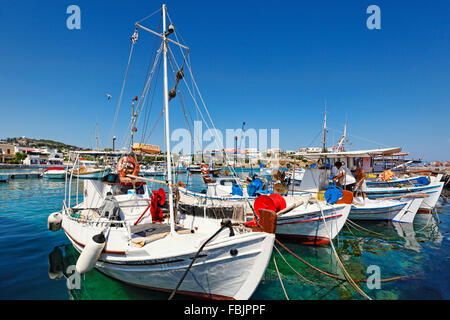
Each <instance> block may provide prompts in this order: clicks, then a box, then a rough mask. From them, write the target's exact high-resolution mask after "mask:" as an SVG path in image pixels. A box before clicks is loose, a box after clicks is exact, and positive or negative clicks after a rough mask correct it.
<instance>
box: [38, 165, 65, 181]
mask: <svg viewBox="0 0 450 320" xmlns="http://www.w3.org/2000/svg"><path fill="white" fill-rule="evenodd" d="M66 171H67V169H66V168H64V167H50V168H47V169H45V170H44V171H43V172H42V174H41V176H42V177H43V178H46V179H65V178H66Z"/></svg>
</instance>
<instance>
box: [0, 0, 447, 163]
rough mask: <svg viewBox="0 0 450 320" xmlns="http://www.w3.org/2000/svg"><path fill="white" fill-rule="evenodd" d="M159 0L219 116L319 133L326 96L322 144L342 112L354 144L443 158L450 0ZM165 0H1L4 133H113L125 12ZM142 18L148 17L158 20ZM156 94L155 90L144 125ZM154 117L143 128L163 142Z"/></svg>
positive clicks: (134, 90) (294, 143)
mask: <svg viewBox="0 0 450 320" xmlns="http://www.w3.org/2000/svg"><path fill="white" fill-rule="evenodd" d="M165 3H166V4H167V6H168V9H169V13H170V16H171V18H172V19H173V20H174V23H175V27H176V29H177V31H178V32H180V33H181V35H182V37H183V39H184V40H185V41H186V42H187V43H188V44H189V46H190V48H191V62H192V66H193V71H194V73H195V77H196V81H197V83H198V85H199V87H200V90H201V92H202V95H203V97H204V98H205V101H206V104H207V106H208V109H209V111H210V112H211V115H212V117H213V119H214V121H215V124H216V127H217V128H218V129H221V130H223V131H224V130H225V129H226V128H240V127H241V124H242V122H243V121H246V123H247V128H255V129H260V128H267V129H270V128H278V129H280V147H281V148H282V149H297V148H299V147H305V146H309V145H313V146H314V145H320V137H318V138H316V139H315V140H314V141H313V139H314V137H316V136H317V134H318V132H319V131H320V130H321V126H322V117H323V109H324V101H325V100H326V101H327V111H328V126H329V127H330V131H329V133H328V138H329V143H328V145H332V144H335V142H336V141H337V140H338V139H339V138H340V134H341V132H342V129H343V126H344V122H345V121H346V120H347V121H348V133H349V139H350V140H351V142H352V145H349V148H350V149H359V148H376V147H381V146H402V147H403V149H404V151H409V152H410V154H411V156H413V157H424V160H427V161H430V160H449V159H450V152H449V147H450V135H449V134H448V132H449V130H448V128H447V127H448V123H449V114H450V111H449V102H450V59H449V58H450V40H449V39H450V35H449V32H450V21H449V19H448V17H449V16H450V2H448V1H432V2H429V1H401V0H398V1H362V0H360V1H356V0H355V1H320V2H318V1H291V2H290V1H285V2H279V1H165ZM71 4H75V5H78V6H79V7H80V9H81V30H69V29H68V28H67V27H66V19H67V18H68V16H69V15H68V14H67V13H66V9H67V7H68V6H69V5H71ZM161 4H162V3H161V2H158V1H130V0H129V1H78V0H75V1H31V0H23V1H2V2H1V4H0V41H1V50H0V138H5V137H13V136H23V135H25V136H27V137H33V138H49V139H54V140H58V141H62V142H65V143H69V144H75V145H79V146H84V147H93V146H95V138H94V137H95V123H96V122H98V130H99V139H100V147H111V144H112V143H111V142H110V131H111V127H112V123H113V118H114V113H115V109H116V106H117V100H118V97H119V95H120V89H121V85H122V80H123V74H124V70H125V67H126V64H127V59H128V54H129V50H130V36H131V35H132V33H133V31H134V22H136V21H138V20H140V19H141V18H143V17H145V16H147V15H148V14H150V13H152V12H153V11H155V10H157V9H158V8H159V7H160V6H161ZM371 4H375V5H378V6H379V7H380V9H381V30H369V29H368V28H367V27H366V20H367V18H368V17H369V14H367V13H366V9H367V7H368V6H369V5H371ZM152 18H153V20H149V21H146V23H144V24H146V25H147V26H150V27H152V23H156V24H157V23H158V22H159V16H157V17H156V16H155V17H152ZM147 22H148V23H147ZM153 43H154V37H152V36H150V35H148V34H144V33H143V32H141V33H140V35H139V42H138V44H137V46H136V48H135V50H136V51H135V56H134V57H135V60H133V62H132V66H131V67H130V73H129V79H130V80H129V82H128V83H127V86H126V90H125V94H124V100H123V104H122V107H121V109H120V114H119V121H118V123H117V126H116V128H115V132H114V134H115V135H116V136H117V137H118V141H117V143H118V145H119V146H121V145H122V143H123V139H122V137H124V135H125V133H126V130H127V127H128V124H129V118H130V100H131V98H132V97H134V96H135V95H139V94H140V93H141V90H142V87H143V84H144V78H143V77H144V75H145V73H143V70H144V71H145V69H146V67H147V61H148V59H147V58H148V57H149V55H150V53H151V52H150V49H151V48H152V46H153ZM106 93H110V94H111V95H112V99H111V100H110V101H108V100H107V99H106V98H105V94H106ZM161 103H162V101H161V99H158V97H157V96H156V97H155V103H154V107H153V111H152V113H151V114H150V119H151V121H150V122H149V126H150V127H151V126H153V124H154V121H155V119H156V118H157V116H158V115H159V110H160V109H161ZM172 113H174V115H173V116H172ZM171 118H172V121H171V128H172V129H174V128H180V127H186V124H185V122H184V117H183V115H182V112H181V109H180V107H179V106H176V105H172V104H171ZM161 125H162V122H161V123H160V124H159V125H158V127H157V130H155V133H154V134H153V135H152V137H151V139H150V141H147V142H149V143H155V144H162V142H163V130H162V126H161ZM140 130H142V128H138V136H139V137H140V134H139V133H141V131H140ZM361 138H364V139H361ZM121 140H122V141H121ZM369 141H376V142H377V143H372V142H369Z"/></svg>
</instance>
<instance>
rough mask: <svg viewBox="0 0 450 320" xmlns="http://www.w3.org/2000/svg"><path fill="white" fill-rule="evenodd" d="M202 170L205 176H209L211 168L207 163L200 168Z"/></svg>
mask: <svg viewBox="0 0 450 320" xmlns="http://www.w3.org/2000/svg"><path fill="white" fill-rule="evenodd" d="M200 170H201V171H202V173H203V174H209V167H208V165H207V164H206V163H202V164H201V166H200Z"/></svg>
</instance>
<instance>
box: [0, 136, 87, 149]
mask: <svg viewBox="0 0 450 320" xmlns="http://www.w3.org/2000/svg"><path fill="white" fill-rule="evenodd" d="M4 141H6V142H7V143H11V144H16V145H19V146H21V147H30V148H45V147H47V148H49V149H54V150H62V149H65V150H88V149H85V148H80V147H77V146H72V145H69V144H65V143H62V142H58V141H53V140H48V139H32V138H26V137H20V138H6V139H5V140H4Z"/></svg>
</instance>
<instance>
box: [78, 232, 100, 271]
mask: <svg viewBox="0 0 450 320" xmlns="http://www.w3.org/2000/svg"><path fill="white" fill-rule="evenodd" d="M105 245H106V239H105V236H104V235H103V233H99V234H96V235H95V236H93V237H92V238H91V239H90V240H89V241H88V243H87V244H86V246H85V247H84V249H83V251H82V252H81V254H80V257H79V258H78V260H77V265H76V266H75V269H76V270H77V272H78V273H79V274H83V273H86V272H89V271H90V270H92V269H93V268H94V267H95V263H96V262H97V260H98V259H99V258H100V254H101V253H102V251H103V249H104V248H105Z"/></svg>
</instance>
